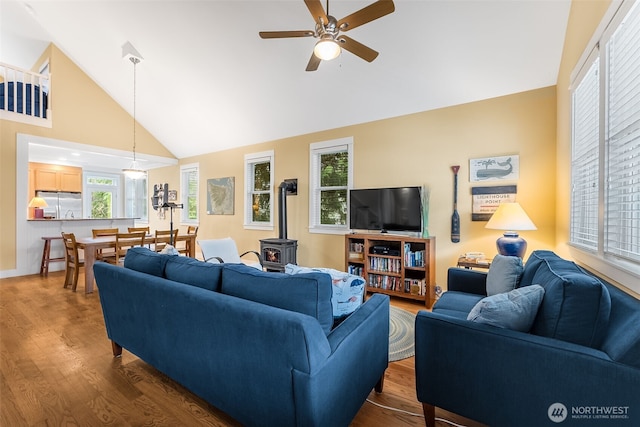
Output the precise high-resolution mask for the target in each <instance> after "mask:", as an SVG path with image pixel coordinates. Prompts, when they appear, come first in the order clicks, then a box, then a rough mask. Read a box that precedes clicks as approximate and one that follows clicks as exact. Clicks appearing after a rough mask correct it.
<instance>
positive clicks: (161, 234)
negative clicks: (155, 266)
mask: <svg viewBox="0 0 640 427" xmlns="http://www.w3.org/2000/svg"><path fill="white" fill-rule="evenodd" d="M171 233H173V244H174V245H175V243H176V239H177V238H178V229H177V228H176V229H175V230H173V231H171V230H156V245H155V251H156V252H161V251H162V250H163V249H164V248H165V247H166V246H167V245H168V244H170V243H171V240H172V239H171Z"/></svg>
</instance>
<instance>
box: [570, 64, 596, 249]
mask: <svg viewBox="0 0 640 427" xmlns="http://www.w3.org/2000/svg"><path fill="white" fill-rule="evenodd" d="M599 67H600V61H599V59H598V58H595V60H594V61H593V63H592V64H591V66H590V67H589V69H588V71H587V72H586V73H585V74H584V76H583V77H582V80H581V81H580V83H579V84H578V85H577V86H576V88H575V89H574V91H573V95H572V103H573V109H572V111H573V120H572V158H571V229H570V239H571V242H572V243H574V244H576V245H579V246H582V247H584V248H587V249H592V250H596V249H597V246H598V193H599V154H598V153H599V141H600V126H599V121H600V118H599V117H600V97H599V94H600V89H599V87H600V85H599Z"/></svg>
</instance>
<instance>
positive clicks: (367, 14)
mask: <svg viewBox="0 0 640 427" xmlns="http://www.w3.org/2000/svg"><path fill="white" fill-rule="evenodd" d="M394 10H396V7H395V6H394V4H393V1H392V0H378V1H377V2H375V3H372V4H370V5H369V6H367V7H364V8H362V9H360V10H359V11H357V12H354V13H352V14H351V15H349V16H346V17H344V18H342V19H341V20H339V21H338V28H339V29H340V31H349V30H353V29H354V28H356V27H359V26H360V25H362V24H366V23H367V22H371V21H373V20H375V19H378V18H382V17H383V16H385V15H388V14H390V13H391V12H393V11H394Z"/></svg>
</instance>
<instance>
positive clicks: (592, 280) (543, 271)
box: [532, 258, 611, 348]
mask: <svg viewBox="0 0 640 427" xmlns="http://www.w3.org/2000/svg"><path fill="white" fill-rule="evenodd" d="M532 282H533V283H535V284H539V285H541V286H542V287H544V290H545V294H544V299H543V300H542V305H541V306H540V310H539V311H538V315H537V317H536V320H535V322H534V324H533V328H532V332H533V333H534V334H536V335H541V336H545V337H551V338H556V339H559V340H563V341H568V342H572V343H575V344H580V345H585V346H589V347H593V348H600V344H601V343H602V340H603V338H604V336H605V333H606V330H607V326H608V324H609V314H610V311H611V298H610V296H609V291H608V290H607V288H606V287H605V286H604V285H603V284H602V282H600V280H598V279H597V278H596V277H594V276H591V275H590V274H587V273H585V272H584V271H583V270H582V269H581V268H580V267H578V266H577V265H576V264H575V263H573V262H571V261H567V260H564V259H561V258H547V259H543V260H542V262H541V263H540V266H539V267H538V269H537V270H536V273H535V274H534V276H533V279H532Z"/></svg>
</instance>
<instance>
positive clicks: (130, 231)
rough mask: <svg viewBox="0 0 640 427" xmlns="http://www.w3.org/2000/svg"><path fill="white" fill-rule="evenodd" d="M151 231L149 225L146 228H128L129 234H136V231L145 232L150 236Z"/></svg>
mask: <svg viewBox="0 0 640 427" xmlns="http://www.w3.org/2000/svg"><path fill="white" fill-rule="evenodd" d="M150 230H151V229H150V228H149V226H148V225H147V226H146V227H128V228H127V231H128V232H129V233H135V232H136V231H144V232H145V233H147V234H149V233H150V232H151V231H150Z"/></svg>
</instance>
